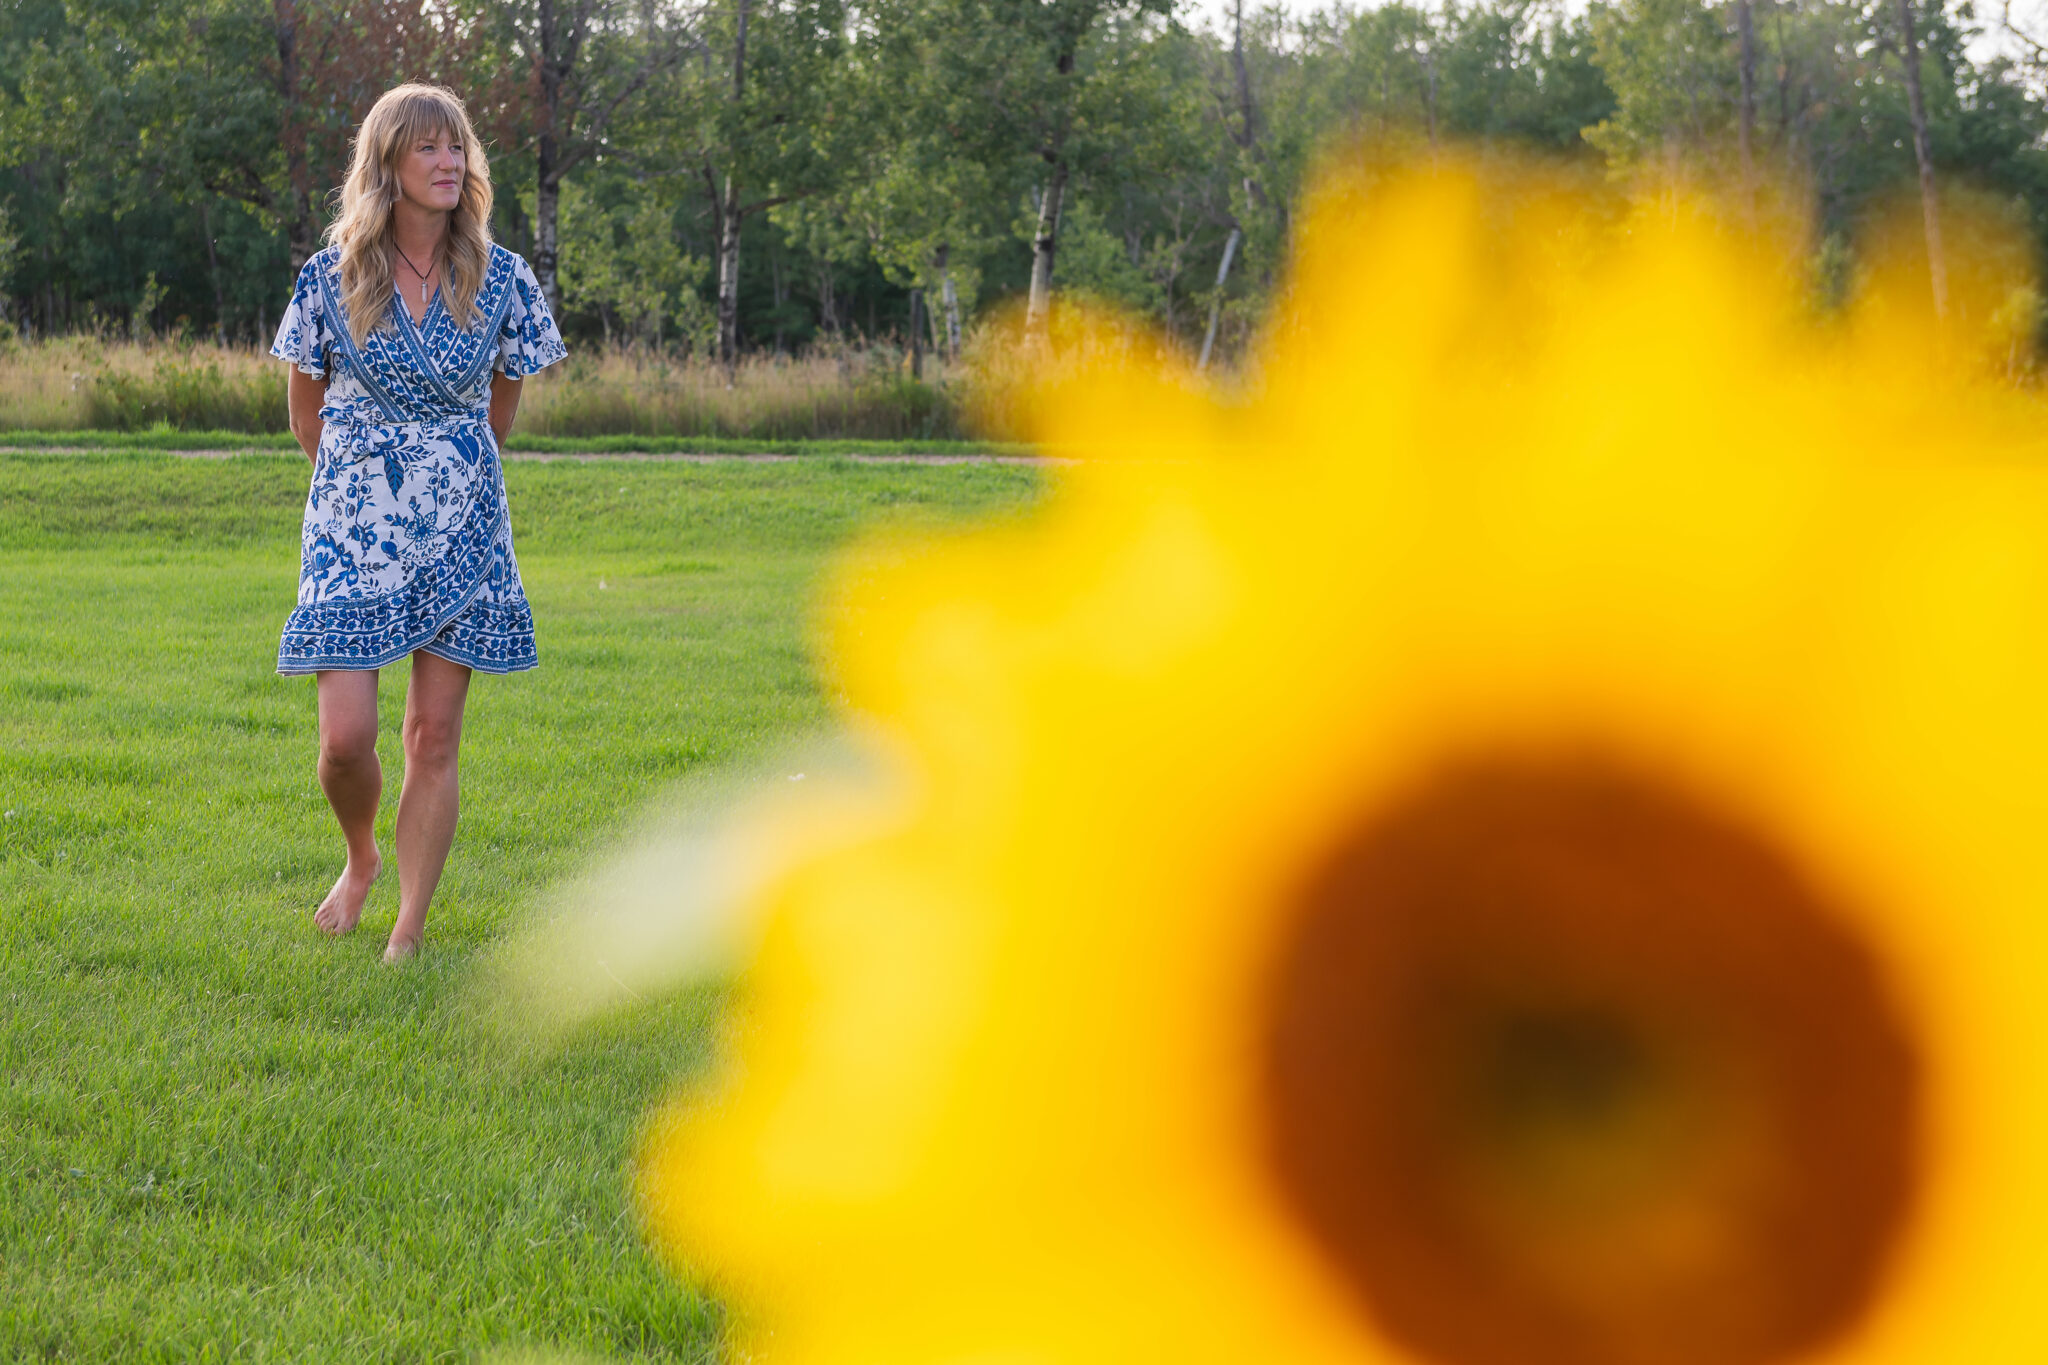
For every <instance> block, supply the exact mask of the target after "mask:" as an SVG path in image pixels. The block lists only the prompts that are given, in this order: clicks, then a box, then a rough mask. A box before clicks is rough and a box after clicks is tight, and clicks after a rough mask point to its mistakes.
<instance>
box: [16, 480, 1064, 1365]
mask: <svg viewBox="0 0 2048 1365" xmlns="http://www.w3.org/2000/svg"><path fill="white" fill-rule="evenodd" d="M305 477H306V476H305V466H304V463H303V462H302V461H300V460H298V459H297V458H296V457H294V456H289V455H268V454H263V455H250V456H245V457H240V458H237V459H233V460H227V461H221V462H196V461H182V460H177V459H174V458H168V457H163V456H151V455H135V454H125V455H109V456H0V574H4V575H5V576H6V581H7V582H8V584H9V590H8V592H6V593H5V594H0V812H4V815H0V978H4V982H0V995H4V998H5V1000H6V1002H7V1008H6V1010H5V1013H4V1014H0V1070H4V1073H5V1077H6V1080H5V1084H4V1086H0V1154H4V1155H0V1166H4V1169H5V1172H6V1182H7V1183H6V1188H7V1194H6V1196H5V1198H4V1199H0V1264H5V1266H6V1267H7V1273H6V1275H5V1276H4V1277H0V1341H4V1342H6V1343H8V1347H9V1349H10V1350H16V1351H21V1352H24V1353H25V1354H27V1355H29V1356H32V1357H50V1358H60V1357H61V1358H77V1359H124V1360H187V1359H195V1358H201V1357H204V1356H206V1355H207V1354H208V1353H209V1352H211V1353H213V1354H217V1355H221V1356H223V1357H225V1356H226V1355H229V1354H233V1353H234V1351H233V1349H232V1348H234V1346H235V1343H237V1342H240V1343H243V1345H242V1346H241V1348H240V1354H241V1356H242V1357H243V1358H250V1359H394V1358H396V1359H419V1358H441V1357H443V1356H452V1357H458V1358H459V1357H462V1356H465V1355H467V1354H469V1353H473V1352H476V1351H480V1350H488V1349H493V1348H495V1347H503V1348H505V1349H506V1350H508V1351H510V1350H513V1349H514V1348H519V1349H525V1348H529V1347H530V1348H533V1349H535V1350H544V1351H557V1350H559V1351H561V1352H564V1353H566V1358H568V1359H582V1358H584V1357H585V1356H586V1355H589V1356H592V1357H594V1358H602V1359H641V1358H645V1359H693V1360H695V1359H706V1358H709V1357H711V1356H713V1355H715V1354H716V1352H717V1350H718V1347H719V1343H720V1342H721V1340H722V1336H723V1331H724V1328H723V1320H722V1315H721V1312H720V1310H719V1309H718V1307H717V1306H716V1305H715V1304H714V1303H712V1302H710V1301H709V1300H706V1299H704V1298H702V1297H700V1296H698V1295H696V1294H694V1293H692V1292H691V1291H689V1290H688V1289H686V1288H684V1287H682V1286H679V1285H678V1284H676V1283H675V1282H674V1281H673V1280H672V1279H671V1278H670V1277H669V1276H668V1274H667V1273H666V1272H665V1271H664V1270H663V1269H662V1267H661V1266H660V1265H659V1264H658V1263H657V1261H656V1259H655V1258H654V1257H653V1256H651V1255H650V1254H649V1253H648V1252H647V1251H645V1250H644V1249H643V1247H642V1245H641V1241H640V1237H639V1233H638V1229H637V1226H636V1224H635V1220H634V1217H633V1214H632V1212H631V1208H630V1205H629V1202H628V1195H627V1169H626V1163H627V1160H628V1156H629V1153H630V1151H631V1150H632V1146H633V1142H634V1140H635V1137H636V1134H637V1127H638V1125H639V1123H640V1122H641V1115H642V1114H643V1112H644V1111H645V1109H646V1107H647V1105H648V1103H649V1102H650V1101H651V1100H652V1098H653V1097H654V1096H656V1095H657V1094H658V1093H660V1092H661V1091H662V1089H663V1088H664V1086H665V1084H666V1083H668V1082H671V1081H673V1079H674V1078H675V1077H676V1076H678V1075H680V1074H685V1073H687V1072H688V1071H690V1070H691V1069H692V1068H694V1067H696V1066H698V1065H699V1064H700V1063H701V1061H702V1059H703V1056H704V1050H705V1048H706V1046H707V1038H708V1031H709V1026H710V1024H711V1022H712V1021H713V1020H714V1018H715V1017H716V1011H717V1009H718V1006H719V995H718V992H717V990H716V989H715V988H699V989H695V990H690V991H685V992H680V993H669V994H666V995H660V996H655V997H652V998H649V999H647V1000H645V1001H643V1002H641V1003H639V1004H636V1005H634V1006H633V1007H632V1008H630V1009H628V1010H625V1011H623V1012H620V1013H617V1014H613V1015H611V1016H608V1017H607V1018H606V1019H604V1020H602V1021H600V1022H598V1023H595V1024H591V1025H588V1026H585V1027H584V1028H582V1029H579V1030H577V1031H575V1032H573V1033H571V1034H569V1035H567V1037H566V1038H565V1039H563V1040H561V1041H560V1042H559V1044H558V1045H557V1046H555V1047H553V1048H551V1049H547V1050H543V1051H536V1052H532V1053H526V1052H519V1053H518V1054H517V1055H512V1053H511V1052H510V1051H509V1050H508V1049H507V1048H506V1047H505V1045H504V1042H503V1039H502V1036H501V1035H498V1034H496V1033H494V1032H493V1031H492V1029H491V1028H490V1027H489V1024H488V1022H487V1020H486V1019H485V1018H484V1016H483V1014H482V1013H481V1012H480V1011H479V1010H478V1009H477V1007H476V993H475V991H474V989H473V985H474V983H475V981H476V980H477V979H478V976H479V973H480V972H482V971H484V970H485V964H486V962H487V960H488V957H489V953H488V951H487V950H489V949H491V948H492V947H493V945H495V944H496V943H498V942H499V941H501V940H502V939H504V938H505V937H506V935H507V934H508V933H509V932H510V931H511V930H512V929H514V928H515V927H517V926H519V925H521V924H523V923H525V922H527V921H528V920H530V919H531V917H532V916H533V914H534V913H536V911H535V907H536V906H538V905H540V904H542V903H543V902H544V901H545V898H546V896H547V895H548V894H549V888H550V887H552V886H554V885H557V884H559V883H561V882H563V881H564V880H565V879H569V878H572V877H574V876H576V875H577V874H579V873H580V872H581V870H582V869H583V868H584V867H585V865H586V863H587V861H588V859H589V857H590V856H591V855H592V853H593V852H594V851H595V850H596V849H598V848H600V847H602V846H603V845H604V844H605V843H606V841H607V840H609V839H611V838H612V837H614V831H616V830H617V829H618V828H619V827H620V826H621V824H622V822H623V821H625V820H627V818H628V817H629V816H631V814H632V813H633V812H634V811H635V810H637V809H639V808H641V807H642V806H643V804H644V803H646V802H647V801H648V800H649V799H650V798H651V797H653V796H655V795H656V794H657V793H659V792H661V791H662V790H664V789H665V788H666V787H667V786H668V785H669V784H670V783H671V782H673V781H674V780H676V779H677V778H679V777H683V776H686V775H691V774H695V773H700V772H703V771H706V770H709V769H711V768H714V767H716V766H717V765H721V764H726V763H729V762H734V761H740V762H744V761H746V760H747V759H748V758H749V757H750V756H752V755H757V754H760V753H763V752H765V751H767V750H769V749H771V748H773V747H774V746H775V745H776V744H778V743H779V742H781V740H782V737H784V736H786V735H789V734H791V733H793V732H796V731H800V730H803V729H806V728H808V727H811V726H813V725H815V724H817V723H818V722H820V721H821V720H822V719H823V718H824V716H825V707H824V705H823V702H822V701H821V699H820V697H819V695H818V691H817V686H816V683H815V681H814V679H813V677H812V674H811V671H810V668H809V665H808V663H807V662H806V658H807V655H806V649H805V635H804V624H803V623H804V619H805V601H806V597H807V594H808V592H809V587H810V584H811V582H812V580H813V578H814V576H815V574H816V573H817V571H818V567H819V565H820V563H821V561H822V558H823V556H824V555H826V554H827V553H828V552H829V551H830V549H831V548H832V547H833V546H834V545H835V544H837V543H838V542H839V541H841V540H842V539H843V538H844V536H845V535H846V534H847V533H848V532H849V530H850V529H851V528H852V527H854V526H855V525H857V524H859V523H860V522H861V521H863V520H866V519H868V518H870V517H872V516H875V515H877V514H885V515H893V514H901V513H903V512H904V511H905V510H906V509H908V510H909V511H911V512H913V513H916V514H929V515H939V516H957V515H966V514H974V513H977V512H985V511H988V510H992V509H996V508H1002V507H1010V506H1015V505H1017V504H1019V503H1020V502H1022V501H1025V500H1027V499H1029V498H1030V497H1031V496H1032V492H1033V489H1034V487H1035V482H1036V476H1035V475H1034V474H1033V473H1031V472H1030V471H1026V470H1021V469H1017V468H1013V467H1000V466H996V467H991V466H946V467H938V468H923V467H902V466H887V467H878V466H863V465H854V464H850V463H844V462H838V461H816V462H803V463H796V464H786V465H765V466H764V465H748V464H741V463H732V464H713V465H649V464H611V465H605V464H595V465H583V464H574V463H566V462H565V463H561V464H549V465H523V466H514V467H512V468H511V470H510V471H509V481H510V484H511V496H512V509H513V517H514V523H515V525H516V526H517V528H518V535H519V546H520V551H521V560H522V568H523V570H524V575H525V579H526V583H527V586H528V590H529V592H530V594H531V595H532V598H533V602H534V609H535V615H536V618H537V620H538V623H539V630H540V648H541V667H540V669H539V670H538V671H536V672H534V673H532V674H527V675H522V676H520V677H517V678H509V679H483V680H480V681H479V684H478V686H477V687H476V689H475V691H474V692H473V694H472V697H473V700H472V703H471V708H470V716H469V723H468V726H467V728H466V732H465V738H466V745H465V753H464V765H463V780H464V789H463V798H464V808H463V817H462V819H463V823H462V828H461V831H460V833H459V834H458V836H457V842H456V847H455V853H454V857H453V859H452V861H451V864H450V867H449V871H448V874H447V877H446V879H445V880H444V882H443V884H442V891H441V894H440V895H439V897H438V898H437V900H436V904H435V912H434V916H433V918H432V920H431V921H430V922H429V926H428V938H427V945H428V950H427V952H426V953H425V954H424V955H423V957H422V959H421V960H420V961H419V962H418V963H417V964H416V965H415V966H413V967H409V968H407V969H405V970H402V971H395V972H394V971H387V970H385V969H383V968H381V967H380V966H379V965H378V963H377V961H376V957H377V951H378V948H379V947H380V945H381V943H382V939H383V931H384V930H385V929H386V928H388V926H389V924H390V921H391V918H392V916H393V915H394V913H395V911H396V902H397V886H396V878H395V876H391V877H386V878H385V880H384V881H383V882H382V883H380V884H379V885H378V887H377V888H376V890H375V892H374V893H373V894H372V898H371V902H370V907H369V910H368V913H367V914H366V916H365V923H364V928H363V929H362V930H361V931H360V932H359V933H358V934H357V935H356V936H355V937H353V938H351V939H348V940H344V941H342V942H340V943H330V942H328V941H326V940H324V939H322V938H321V937H320V936H319V935H318V934H317V933H316V932H315V931H314V930H313V928H312V926H311V922H310V918H309V914H310V911H311V909H312V907H313V905H314V904H315V903H316V902H317V901H318V900H319V897H320V895H321V894H322V893H323V892H324V891H325V889H326V887H327V885H328V883H329V881H330V880H331V879H332V877H333V875H334V872H335V870H336V868H337V864H338V854H339V846H338V843H337V839H336V835H335V834H334V831H333V829H332V820H331V817H330V816H329V815H328V813H327V810H326V807H325V804H324V802H323V801H322V799H321V797H320V795H319V791H318V788H317V785H316V784H315V782H314V779H313V773H312V757H313V745H314V715H313V695H314V694H313V688H312V686H311V685H310V684H309V683H307V682H305V681H304V680H297V679H281V678H278V677H276V676H274V675H273V674H272V672H271V668H272V666H273V662H274V655H275V649H276V632H277V627H278V625H279V623H280V622H281V621H282V619H283V616H284V614H285V612H286V611H287V610H288V608H289V604H290V601H291V597H292V593H293V588H294V583H295V578H296V556H297V525H298V516H299V507H300V503H301V500H302V498H303V496H304V486H305V484H304V481H305ZM403 675H404V669H403V668H396V669H392V670H389V671H388V672H387V676H386V683H387V686H386V687H385V688H384V696H383V718H384V732H383V736H382V738H381V740H380V749H381V752H382V754H383V757H384V761H385V764H386V784H387V786H386V796H385V809H384V813H383V815H382V817H381V818H380V836H381V837H382V838H383V839H385V840H386V846H387V848H388V846H389V844H388V840H389V837H390V826H391V815H392V810H393V807H394V804H395V801H396V798H397V792H398V778H399V775H400V764H399V753H398V746H397V736H398V720H399V716H400V714H401V711H402V706H403V695H404V687H403ZM492 1358H502V1359H526V1358H538V1359H553V1358H556V1357H552V1356H548V1355H546V1354H542V1355H540V1356H538V1357H530V1356H524V1355H519V1354H512V1355H507V1356H499V1357H492Z"/></svg>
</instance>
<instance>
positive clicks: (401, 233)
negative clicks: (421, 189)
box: [391, 199, 448, 267]
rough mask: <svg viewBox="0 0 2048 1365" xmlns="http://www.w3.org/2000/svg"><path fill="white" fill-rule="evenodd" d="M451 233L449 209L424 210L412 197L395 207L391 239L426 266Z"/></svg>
mask: <svg viewBox="0 0 2048 1365" xmlns="http://www.w3.org/2000/svg"><path fill="white" fill-rule="evenodd" d="M447 235H448V211H447V210H446V209H424V208H421V207H420V206H419V205H418V204H415V203H413V202H412V201H411V200H410V199H400V200H399V201H398V202H397V203H396V204H393V205H392V206H391V239H392V240H393V241H395V242H396V243H398V249H399V250H400V251H403V252H404V253H405V254H406V255H407V256H410V257H411V258H412V259H413V260H415V261H418V262H419V263H420V264H421V266H423V267H424V266H425V265H426V263H427V258H428V257H430V256H432V255H433V254H434V253H435V252H436V251H438V250H440V247H441V242H442V240H443V239H444V238H446V237H447Z"/></svg>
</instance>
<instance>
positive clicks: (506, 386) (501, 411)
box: [491, 371, 520, 450]
mask: <svg viewBox="0 0 2048 1365" xmlns="http://www.w3.org/2000/svg"><path fill="white" fill-rule="evenodd" d="M519 388H520V381H519V380H517V379H507V378H506V377H505V375H504V373H503V372H502V371H501V372H499V373H497V374H494V375H492V376H491V434H492V435H493V436H495V437H497V438H498V449H499V450H503V449H504V448H505V438H506V437H507V436H510V435H511V434H512V419H513V418H514V417H516V416H517V415H518V413H519Z"/></svg>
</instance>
